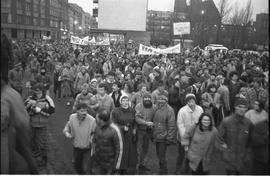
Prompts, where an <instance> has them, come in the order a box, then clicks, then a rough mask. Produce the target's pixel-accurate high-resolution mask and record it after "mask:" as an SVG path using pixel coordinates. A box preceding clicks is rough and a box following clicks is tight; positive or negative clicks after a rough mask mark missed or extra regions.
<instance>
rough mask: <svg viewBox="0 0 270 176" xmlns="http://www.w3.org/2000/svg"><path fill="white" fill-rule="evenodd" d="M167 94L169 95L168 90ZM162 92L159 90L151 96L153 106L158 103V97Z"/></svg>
mask: <svg viewBox="0 0 270 176" xmlns="http://www.w3.org/2000/svg"><path fill="white" fill-rule="evenodd" d="M164 92H165V94H168V92H167V91H166V90H164ZM161 93H162V92H160V91H159V90H158V89H156V90H154V91H153V92H152V94H151V97H152V102H153V104H156V103H157V98H158V96H159V95H160V94H161Z"/></svg>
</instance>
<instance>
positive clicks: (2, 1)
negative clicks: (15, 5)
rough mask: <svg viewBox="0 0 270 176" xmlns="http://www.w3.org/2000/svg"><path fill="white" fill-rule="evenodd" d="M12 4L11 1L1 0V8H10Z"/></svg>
mask: <svg viewBox="0 0 270 176" xmlns="http://www.w3.org/2000/svg"><path fill="white" fill-rule="evenodd" d="M10 4H11V0H1V7H6V8H9V7H10Z"/></svg>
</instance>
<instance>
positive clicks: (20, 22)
mask: <svg viewBox="0 0 270 176" xmlns="http://www.w3.org/2000/svg"><path fill="white" fill-rule="evenodd" d="M17 23H18V24H23V16H22V15H17Z"/></svg>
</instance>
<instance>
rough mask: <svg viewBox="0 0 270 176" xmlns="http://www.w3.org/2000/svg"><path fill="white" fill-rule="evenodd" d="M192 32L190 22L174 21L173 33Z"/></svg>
mask: <svg viewBox="0 0 270 176" xmlns="http://www.w3.org/2000/svg"><path fill="white" fill-rule="evenodd" d="M183 34H190V22H179V23H173V35H183Z"/></svg>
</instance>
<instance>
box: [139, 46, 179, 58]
mask: <svg viewBox="0 0 270 176" xmlns="http://www.w3.org/2000/svg"><path fill="white" fill-rule="evenodd" d="M180 50H181V49H180V43H179V44H177V45H175V46H172V47H169V48H165V49H159V48H153V47H149V46H145V45H143V44H140V46H139V52H138V54H139V55H159V54H174V53H175V54H176V53H180Z"/></svg>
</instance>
